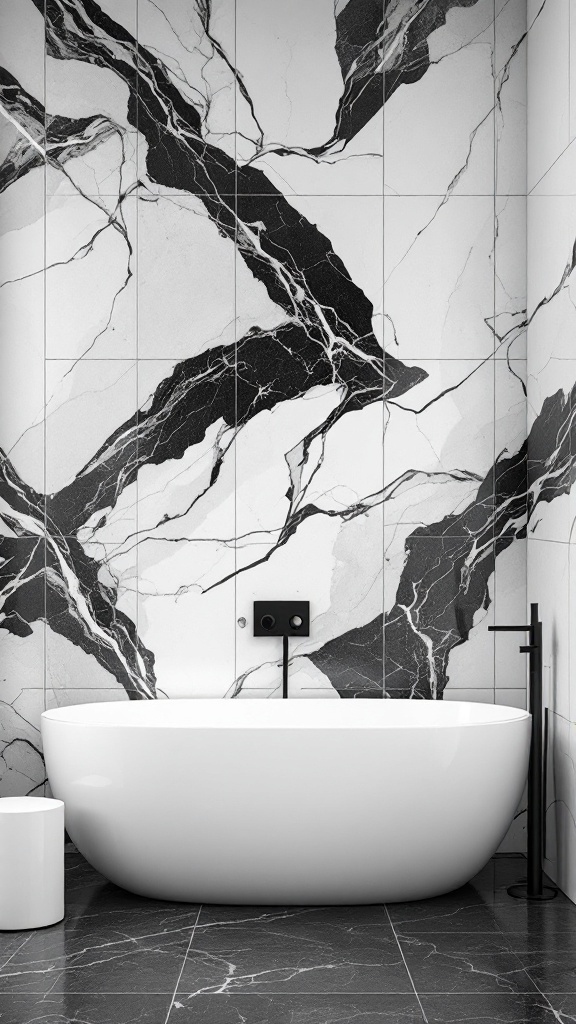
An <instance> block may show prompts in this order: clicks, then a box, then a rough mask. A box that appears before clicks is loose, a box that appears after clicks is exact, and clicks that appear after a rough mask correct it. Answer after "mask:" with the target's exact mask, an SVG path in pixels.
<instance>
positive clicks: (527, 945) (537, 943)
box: [502, 922, 576, 991]
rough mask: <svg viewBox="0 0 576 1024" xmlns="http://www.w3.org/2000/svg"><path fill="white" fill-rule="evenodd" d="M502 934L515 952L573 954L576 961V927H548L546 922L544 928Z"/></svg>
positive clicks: (550, 954) (555, 954)
mask: <svg viewBox="0 0 576 1024" xmlns="http://www.w3.org/2000/svg"><path fill="white" fill-rule="evenodd" d="M502 935H503V937H504V939H505V941H506V945H507V946H508V949H510V950H511V951H512V952H513V953H521V954H525V953H545V954H546V955H548V956H550V957H554V956H557V955H559V956H564V955H571V956H572V957H573V959H574V961H575V962H576V928H574V929H573V930H572V931H569V930H567V929H561V930H558V929H556V928H549V927H547V922H545V923H544V926H543V927H542V928H530V929H527V930H526V931H525V932H503V933H502ZM575 991H576V989H575Z"/></svg>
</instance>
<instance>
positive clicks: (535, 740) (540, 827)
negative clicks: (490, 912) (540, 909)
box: [488, 604, 558, 900]
mask: <svg viewBox="0 0 576 1024" xmlns="http://www.w3.org/2000/svg"><path fill="white" fill-rule="evenodd" d="M488 629H489V630H490V631H491V632H493V633H496V632H498V633H506V632H515V633H516V632H520V633H524V632H527V633H528V637H529V643H528V644H525V645H523V646H522V647H521V648H520V652H521V653H522V654H528V655H529V658H530V683H529V709H528V710H529V711H530V714H531V715H532V735H531V741H530V763H529V767H528V809H527V832H528V846H527V854H528V878H527V879H526V881H522V882H519V883H518V884H516V885H511V886H509V888H508V892H509V894H510V896H513V897H514V898H515V899H519V900H553V899H554V897H555V896H557V895H558V889H556V888H555V887H553V886H550V885H545V884H544V871H543V867H542V860H543V855H544V826H545V812H544V800H545V793H544V777H545V775H544V767H545V766H544V759H543V743H544V739H543V732H542V623H541V622H540V620H539V618H538V605H537V604H531V605H530V623H529V625H527V626H488ZM546 710H548V709H546ZM547 718H548V716H546V720H547Z"/></svg>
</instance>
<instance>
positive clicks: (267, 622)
mask: <svg viewBox="0 0 576 1024" xmlns="http://www.w3.org/2000/svg"><path fill="white" fill-rule="evenodd" d="M260 625H261V626H262V629H274V626H275V625H276V619H275V618H274V616H273V615H263V616H262V618H261V619H260Z"/></svg>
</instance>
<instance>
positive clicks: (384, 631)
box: [382, 0, 387, 698]
mask: <svg viewBox="0 0 576 1024" xmlns="http://www.w3.org/2000/svg"><path fill="white" fill-rule="evenodd" d="M385 23H386V3H385V0H382V26H383V27H384V25H385ZM385 110H386V68H385V65H384V62H383V63H382V493H384V489H385V487H386V411H387V409H386V340H385V332H386V270H385V265H386V214H385V209H386V200H385V195H386V162H385V156H384V152H385V145H386V142H385V137H386V128H385V124H386V118H385ZM382 697H383V698H385V697H386V506H385V505H384V506H383V508H382Z"/></svg>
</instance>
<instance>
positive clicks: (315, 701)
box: [41, 697, 531, 731]
mask: <svg viewBox="0 0 576 1024" xmlns="http://www.w3.org/2000/svg"><path fill="white" fill-rule="evenodd" d="M342 703H345V705H346V710H344V709H342V708H341V705H342ZM183 704H184V705H186V710H190V711H191V710H192V709H194V710H195V711H196V715H194V716H193V717H192V716H191V717H190V719H188V718H187V716H185V715H183V714H181V712H182V711H184V708H183V707H182V705H183ZM407 704H409V705H411V709H410V712H408V713H406V712H407V709H406V705H407ZM175 705H176V707H174V706H175ZM230 705H234V709H235V710H234V711H233V712H232V713H231V712H230ZM335 705H337V706H339V707H340V708H341V710H340V711H338V712H336V711H335ZM366 705H368V706H366ZM400 705H403V706H402V707H400ZM151 707H154V709H155V711H156V714H155V715H153V713H152V711H151V710H149V711H143V709H144V708H151ZM110 708H114V709H115V711H110ZM288 708H289V710H288ZM377 708H379V709H380V710H381V711H383V710H384V708H386V709H387V712H388V714H384V715H382V716H380V715H377V714H375V711H376V709H377ZM440 708H442V711H440V710H439V709H440ZM105 709H106V710H105ZM127 709H130V710H129V711H128V710H127ZM160 709H162V710H160ZM216 709H218V714H217V715H216V714H214V712H215V711H216ZM236 709H238V710H236ZM241 709H243V710H241ZM306 709H307V713H306ZM445 709H446V710H445ZM464 709H466V712H464ZM168 710H169V713H168V714H167V712H168ZM115 712H116V713H115ZM179 712H180V713H179ZM210 712H212V714H210ZM222 712H224V713H222ZM390 712H392V714H390ZM412 712H415V713H414V715H413V716H412ZM417 712H420V714H418V713H417ZM471 712H472V713H471ZM466 713H467V716H468V717H465V714H466ZM335 714H337V715H338V716H339V717H338V718H335V717H334V716H335ZM136 715H137V716H138V717H137V718H136ZM340 716H341V717H340ZM423 716H428V719H427V720H426V717H424V720H423ZM430 716H431V717H430ZM444 716H446V719H447V720H444V721H442V720H440V719H441V718H442V717H444ZM530 718H531V715H530V712H529V711H526V710H524V709H523V708H517V707H512V706H510V705H505V704H492V703H491V704H484V703H481V702H479V701H424V700H409V699H395V700H390V699H388V700H384V701H383V702H382V703H381V702H380V701H374V700H362V701H358V700H352V701H344V702H343V701H342V700H339V701H336V700H327V699H326V698H322V697H307V698H292V699H291V700H288V701H281V700H277V699H275V700H270V699H267V698H254V699H251V700H241V701H239V700H231V699H226V698H222V697H177V698H168V699H164V698H161V699H156V700H137V701H136V700H135V701H130V700H108V701H94V702H91V703H86V704H70V705H66V706H65V707H58V708H51V709H48V710H46V711H43V712H42V714H41V719H42V720H45V721H47V722H49V721H50V722H60V723H61V724H64V725H72V726H82V727H84V728H92V729H136V730H139V729H155V730H156V729H162V730H163V729H168V730H173V729H181V730H184V729H186V730H187V729H198V730H209V729H243V730H261V729H264V730H265V729H271V730H277V729H284V730H292V729H294V730H296V729H306V730H309V729H320V730H330V731H332V730H334V731H338V730H350V729H363V730H366V729H370V730H374V729H376V730H382V731H387V730H403V729H418V730H433V731H437V730H438V729H447V730H450V729H470V728H475V727H476V728H478V727H482V728H484V727H486V726H489V727H494V726H497V725H510V724H511V723H513V722H521V721H529V720H530Z"/></svg>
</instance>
